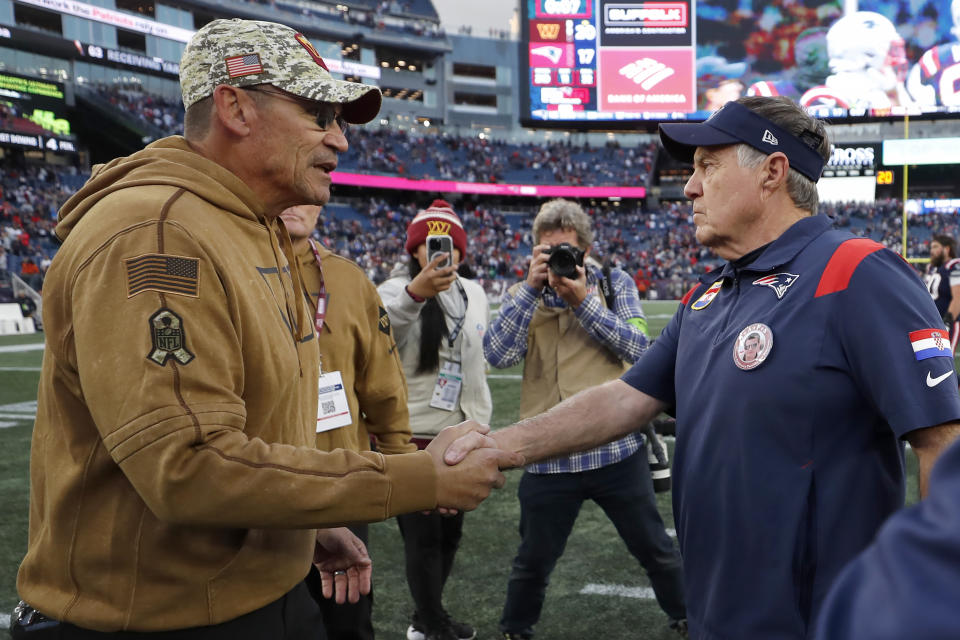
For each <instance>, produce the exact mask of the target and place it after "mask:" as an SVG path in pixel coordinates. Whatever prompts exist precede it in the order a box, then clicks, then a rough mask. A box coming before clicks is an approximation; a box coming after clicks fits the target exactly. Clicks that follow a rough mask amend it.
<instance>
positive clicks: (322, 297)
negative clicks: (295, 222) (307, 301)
mask: <svg viewBox="0 0 960 640" xmlns="http://www.w3.org/2000/svg"><path fill="white" fill-rule="evenodd" d="M307 242H309V243H310V250H311V251H313V259H314V260H316V261H317V270H318V271H319V272H320V293H319V295H318V296H317V313H316V315H314V317H313V324H314V326H315V327H316V328H317V335H320V332H321V331H323V319H324V318H326V317H327V287H326V285H324V282H323V266H322V265H321V264H320V252H319V251H317V245H316V243H315V242H314V241H313V238H307Z"/></svg>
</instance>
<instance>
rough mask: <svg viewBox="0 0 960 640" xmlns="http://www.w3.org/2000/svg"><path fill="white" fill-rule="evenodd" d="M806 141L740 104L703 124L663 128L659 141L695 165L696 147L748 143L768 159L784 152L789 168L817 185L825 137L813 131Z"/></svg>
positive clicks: (685, 124)
mask: <svg viewBox="0 0 960 640" xmlns="http://www.w3.org/2000/svg"><path fill="white" fill-rule="evenodd" d="M802 137H803V139H801V138H798V137H796V136H795V135H793V134H792V133H790V132H788V131H787V130H786V129H783V128H782V127H780V126H778V125H776V124H774V123H773V122H771V121H770V120H767V119H766V118H764V117H763V116H761V115H760V114H758V113H756V112H755V111H752V110H750V109H748V108H746V107H745V106H743V105H742V104H740V103H738V102H728V103H727V104H725V105H723V107H722V108H721V109H720V110H719V111H717V112H716V113H714V114H713V115H712V116H710V118H709V119H707V120H705V121H704V122H696V123H694V122H677V123H672V124H661V125H660V140H661V141H662V142H663V146H664V148H665V149H666V150H667V152H669V153H670V155H672V156H673V157H674V158H676V159H677V160H683V161H684V162H693V153H694V151H696V150H697V147H712V146H717V145H728V144H739V143H741V142H742V143H745V144H748V145H750V146H751V147H753V148H754V149H757V150H759V151H762V152H764V153H765V154H767V155H770V154H771V153H774V152H777V151H781V152H783V154H784V155H786V156H787V159H788V160H789V161H790V168H792V169H796V170H797V171H799V172H800V173H801V174H802V175H804V176H806V177H808V178H810V179H811V180H813V181H814V182H816V181H817V180H819V179H820V173H821V172H822V171H823V165H824V160H823V156H821V155H820V152H819V151H817V149H816V147H818V146H820V143H821V142H822V141H823V137H822V136H820V135H819V134H817V133H814V132H813V131H808V132H805V134H804V135H803V136H802Z"/></svg>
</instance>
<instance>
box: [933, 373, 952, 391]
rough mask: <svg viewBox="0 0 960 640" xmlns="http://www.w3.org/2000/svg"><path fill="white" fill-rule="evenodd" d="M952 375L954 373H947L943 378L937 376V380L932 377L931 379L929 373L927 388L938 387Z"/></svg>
mask: <svg viewBox="0 0 960 640" xmlns="http://www.w3.org/2000/svg"><path fill="white" fill-rule="evenodd" d="M951 373H953V371H947V372H946V373H945V374H943V375H942V376H937V377H936V378H931V377H930V372H929V371H927V386H928V387H930V388H931V389H932V388H933V387H935V386H937V385H938V384H940V383H941V382H943V381H944V380H946V379H947V378H949V377H950V374H951Z"/></svg>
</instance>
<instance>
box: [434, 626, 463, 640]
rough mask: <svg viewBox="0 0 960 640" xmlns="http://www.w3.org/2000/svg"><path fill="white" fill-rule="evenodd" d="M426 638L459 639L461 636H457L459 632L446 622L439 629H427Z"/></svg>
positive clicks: (435, 639) (439, 639)
mask: <svg viewBox="0 0 960 640" xmlns="http://www.w3.org/2000/svg"><path fill="white" fill-rule="evenodd" d="M426 640H459V638H457V632H456V631H454V630H453V627H451V626H450V625H448V624H445V625H443V626H442V627H440V628H439V629H431V630H430V631H427V635H426Z"/></svg>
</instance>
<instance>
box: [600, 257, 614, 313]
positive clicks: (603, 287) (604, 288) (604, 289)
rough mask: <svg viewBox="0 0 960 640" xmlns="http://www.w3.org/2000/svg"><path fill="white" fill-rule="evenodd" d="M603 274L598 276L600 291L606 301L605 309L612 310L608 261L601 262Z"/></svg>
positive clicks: (611, 286)
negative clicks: (600, 276)
mask: <svg viewBox="0 0 960 640" xmlns="http://www.w3.org/2000/svg"><path fill="white" fill-rule="evenodd" d="M601 273H602V275H603V277H602V278H600V292H601V293H602V294H603V299H604V300H605V301H606V303H607V309H610V311H613V299H614V294H613V282H612V281H611V279H610V265H609V264H608V263H606V262H605V263H604V264H603V269H602V270H601Z"/></svg>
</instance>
